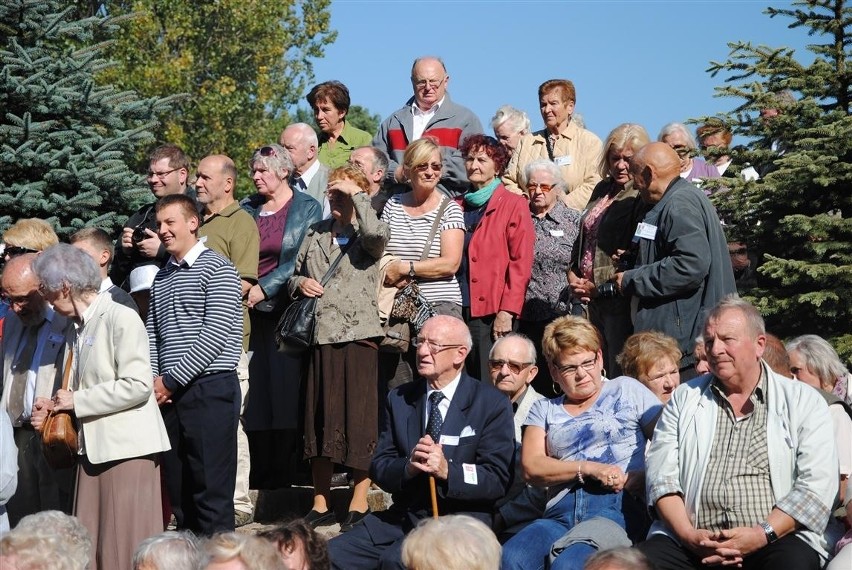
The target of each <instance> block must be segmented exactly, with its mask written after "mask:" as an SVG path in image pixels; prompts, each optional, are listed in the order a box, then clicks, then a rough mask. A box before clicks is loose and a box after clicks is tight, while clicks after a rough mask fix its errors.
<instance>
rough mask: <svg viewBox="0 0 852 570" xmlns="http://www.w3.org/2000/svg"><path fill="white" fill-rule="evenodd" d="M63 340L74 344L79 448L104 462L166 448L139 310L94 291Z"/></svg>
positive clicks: (167, 438) (94, 461)
mask: <svg viewBox="0 0 852 570" xmlns="http://www.w3.org/2000/svg"><path fill="white" fill-rule="evenodd" d="M78 334H79V336H78ZM69 343H70V344H71V345H72V346H74V345H76V347H77V362H76V364H75V365H74V368H73V370H74V375H73V376H72V380H71V386H72V387H73V389H74V412H75V413H76V414H77V418H78V419H79V421H80V424H81V428H82V438H81V449H82V451H83V452H84V453H85V454H86V456H87V457H88V459H89V461H91V462H92V463H95V464H97V463H105V462H107V461H116V460H119V459H128V458H133V457H142V456H145V455H150V454H153V453H158V452H160V451H167V450H168V449H170V445H169V437H168V434H167V433H166V428H165V425H164V424H163V418H162V416H161V415H160V410H159V408H158V407H157V402H156V400H155V398H154V389H153V386H154V379H153V374H152V372H151V361H150V357H149V354H148V336H147V334H146V333H145V325H143V324H142V320H141V319H140V318H139V315H137V314H136V313H135V312H134V311H133V310H132V309H128V308H127V307H125V306H123V305H119V304H118V303H116V302H114V301H113V300H112V299H111V298H110V297H109V296H108V295H104V294H100V295H98V297H97V299H96V300H95V302H94V303H93V304H92V305H91V306H90V307H89V309H88V310H87V311H86V315H85V320H84V322H83V326H82V328H81V329H80V330H79V333H78V331H75V330H73V329H72V332H71V336H70V338H69Z"/></svg>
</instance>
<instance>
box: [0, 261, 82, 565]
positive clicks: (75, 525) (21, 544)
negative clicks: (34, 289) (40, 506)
mask: <svg viewBox="0 0 852 570" xmlns="http://www.w3.org/2000/svg"><path fill="white" fill-rule="evenodd" d="M69 247H70V246H69ZM91 548H92V539H91V537H90V536H89V532H88V531H87V530H86V527H84V526H83V523H81V522H80V520H79V519H77V518H76V517H72V516H70V515H66V514H65V513H63V512H60V511H41V512H38V513H35V514H32V515H27V516H25V517H24V518H22V519H21V520H20V522H18V524H17V526H16V527H15V528H14V529H13V530H11V531H10V532H8V533H7V534H6V535H4V536H3V538H2V540H0V552H2V553H3V554H5V555H13V556H15V557H16V558H17V562H18V567H19V568H50V569H51V570H87V569H88V568H89V563H90V559H89V556H90V553H91Z"/></svg>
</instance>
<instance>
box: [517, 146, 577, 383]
mask: <svg viewBox="0 0 852 570" xmlns="http://www.w3.org/2000/svg"><path fill="white" fill-rule="evenodd" d="M524 180H525V181H526V182H525V184H524V186H525V188H526V192H527V195H528V196H529V198H530V202H529V209H530V211H531V213H532V225H533V231H534V233H535V245H534V252H535V253H534V257H533V264H532V271H531V275H530V283H529V286H528V287H527V291H526V296H525V299H524V306H523V309H522V311H521V316H520V322H519V326H518V330H519V331H520V332H522V333H524V334H525V335H527V336H528V337H529V338H530V340H532V341H533V343H535V345H536V346H541V339H542V336H543V335H544V327H545V326H547V324H548V323H549V322H550V321H552V320H553V319H555V318H556V317H560V316H562V315H567V314H568V312H569V310H570V308H571V306H570V301H571V290H570V289H569V287H568V278H567V273H568V267H569V266H570V264H571V252H572V251H573V249H574V242H575V241H576V240H577V232H578V228H579V224H580V212H578V211H577V210H575V209H573V208H569V207H568V206H566V205H565V202H563V201H562V198H563V197H564V196H565V181H564V180H563V179H562V175H561V173H560V170H559V167H558V166H557V165H556V164H554V163H553V162H551V161H549V160H546V159H540V160H535V161H533V162H531V163H529V164H528V165H527V166H526V168H525V169H524ZM536 364H537V365H538V369H539V374H538V376H536V378H535V380H533V386H534V387H535V389H536V390H537V391H538V392H540V393H542V394H544V395H546V396H550V397H553V396H556V387H555V386H554V384H553V382H552V381H551V378H550V373H549V372H548V369H547V363H546V362H545V360H544V355H543V354H539V355H538V362H537V363H536Z"/></svg>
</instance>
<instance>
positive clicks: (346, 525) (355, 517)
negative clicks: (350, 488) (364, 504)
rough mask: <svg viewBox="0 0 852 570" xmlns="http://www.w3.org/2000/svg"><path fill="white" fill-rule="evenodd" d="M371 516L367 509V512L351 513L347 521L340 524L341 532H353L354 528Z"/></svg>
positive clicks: (347, 516)
mask: <svg viewBox="0 0 852 570" xmlns="http://www.w3.org/2000/svg"><path fill="white" fill-rule="evenodd" d="M369 514H370V509H367V511H366V512H363V513H359V512H358V511H349V514H347V515H346V520H345V521H343V522H342V523H341V524H340V532H348V531H350V530H352V528H353V527H354V526H355V525H356V524H358V523H359V522H361V521H362V520H364V518H365V517H366V516H367V515H369Z"/></svg>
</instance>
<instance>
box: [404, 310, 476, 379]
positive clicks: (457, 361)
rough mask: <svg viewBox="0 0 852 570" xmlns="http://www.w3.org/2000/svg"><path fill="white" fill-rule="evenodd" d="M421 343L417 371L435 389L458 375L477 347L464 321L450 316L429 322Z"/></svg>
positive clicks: (421, 332)
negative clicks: (468, 354) (471, 349)
mask: <svg viewBox="0 0 852 570" xmlns="http://www.w3.org/2000/svg"><path fill="white" fill-rule="evenodd" d="M417 341H418V344H419V346H418V347H417V372H418V373H419V374H420V375H421V376H422V377H424V378H425V379H426V380H427V381H428V382H429V385H430V386H432V387H433V388H435V389H440V388H442V387H444V386H446V385H447V384H448V383H449V382H451V381H452V380H453V379H454V378H455V377H456V376H458V374H459V372H460V371H461V369H462V367H463V366H464V360H465V358H466V357H467V353H468V352H469V351H470V347H471V345H472V344H473V343H472V341H471V338H470V331H469V330H468V328H467V325H466V324H465V323H464V321H462V320H461V319H457V318H455V317H450V316H446V315H437V316H435V317H432V318H431V319H429V320H427V321H426V323H425V324H424V325H423V328H422V329H420V334H419V335H417Z"/></svg>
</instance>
